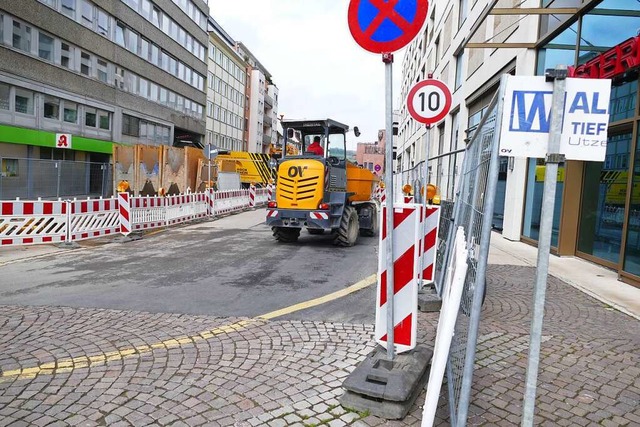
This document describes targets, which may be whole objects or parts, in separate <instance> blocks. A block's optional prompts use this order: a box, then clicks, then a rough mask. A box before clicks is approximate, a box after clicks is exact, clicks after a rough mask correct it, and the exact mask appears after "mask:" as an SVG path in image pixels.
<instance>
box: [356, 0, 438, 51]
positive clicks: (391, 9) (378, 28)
mask: <svg viewBox="0 0 640 427" xmlns="http://www.w3.org/2000/svg"><path fill="white" fill-rule="evenodd" d="M428 8H429V2H428V0H351V3H350V4H349V12H348V21H349V30H350V31H351V35H352V36H353V38H354V40H355V41H356V42H357V43H358V44H359V45H360V46H361V47H362V48H363V49H365V50H368V51H369V52H373V53H391V52H395V51H396V50H398V49H401V48H403V47H404V46H406V45H407V44H408V43H409V42H411V40H413V38H414V37H415V36H416V35H417V34H418V33H419V32H420V30H421V29H422V25H423V24H424V21H425V20H426V18H427V10H428Z"/></svg>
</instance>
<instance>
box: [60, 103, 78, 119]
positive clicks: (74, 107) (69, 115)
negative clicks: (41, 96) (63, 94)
mask: <svg viewBox="0 0 640 427" xmlns="http://www.w3.org/2000/svg"><path fill="white" fill-rule="evenodd" d="M63 115H64V117H63V120H64V121H65V122H67V123H76V124H77V123H78V104H76V103H75V102H71V101H64V110H63Z"/></svg>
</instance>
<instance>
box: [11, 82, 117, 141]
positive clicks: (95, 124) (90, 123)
mask: <svg viewBox="0 0 640 427" xmlns="http://www.w3.org/2000/svg"><path fill="white" fill-rule="evenodd" d="M0 110H4V111H13V112H16V113H19V114H25V115H29V116H35V115H36V112H38V114H39V115H40V116H42V117H44V118H45V119H48V120H55V121H62V122H64V123H68V124H75V125H77V124H81V125H84V126H85V127H90V128H96V129H102V130H111V113H110V112H108V111H103V110H100V109H98V108H94V107H90V106H88V105H83V104H78V103H77V102H74V101H70V100H68V99H64V98H58V97H55V96H51V95H45V94H41V93H36V92H33V91H31V90H28V89H24V88H21V87H17V86H10V85H8V84H5V83H0Z"/></svg>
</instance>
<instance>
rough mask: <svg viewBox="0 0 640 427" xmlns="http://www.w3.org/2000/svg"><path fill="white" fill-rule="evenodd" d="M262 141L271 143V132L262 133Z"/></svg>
mask: <svg viewBox="0 0 640 427" xmlns="http://www.w3.org/2000/svg"><path fill="white" fill-rule="evenodd" d="M262 142H263V143H264V144H271V134H265V135H262Z"/></svg>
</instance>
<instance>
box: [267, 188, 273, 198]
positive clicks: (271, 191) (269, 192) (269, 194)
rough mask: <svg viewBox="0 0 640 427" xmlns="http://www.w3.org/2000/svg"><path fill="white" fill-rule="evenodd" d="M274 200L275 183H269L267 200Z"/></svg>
mask: <svg viewBox="0 0 640 427" xmlns="http://www.w3.org/2000/svg"><path fill="white" fill-rule="evenodd" d="M271 200H273V184H269V185H267V202H270V201H271Z"/></svg>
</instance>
